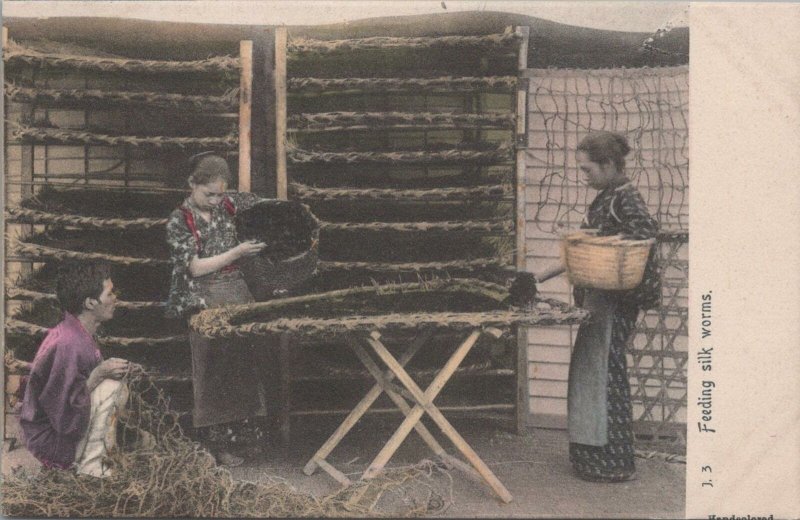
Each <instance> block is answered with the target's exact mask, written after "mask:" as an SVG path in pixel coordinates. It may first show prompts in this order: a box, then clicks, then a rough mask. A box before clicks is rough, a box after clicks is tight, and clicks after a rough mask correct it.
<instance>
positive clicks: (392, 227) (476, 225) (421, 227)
mask: <svg viewBox="0 0 800 520" xmlns="http://www.w3.org/2000/svg"><path fill="white" fill-rule="evenodd" d="M513 225H514V223H513V222H512V221H508V220H498V221H485V222H469V221H453V222H448V221H442V222H322V229H323V230H325V231H444V232H452V233H458V232H468V231H484V232H494V233H501V232H502V233H508V232H510V231H511V229H512V228H513Z"/></svg>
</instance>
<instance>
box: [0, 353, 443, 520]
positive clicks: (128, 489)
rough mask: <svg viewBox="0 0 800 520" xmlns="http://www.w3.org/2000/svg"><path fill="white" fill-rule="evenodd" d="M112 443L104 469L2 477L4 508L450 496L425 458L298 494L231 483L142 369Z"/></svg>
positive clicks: (182, 508) (163, 508)
mask: <svg viewBox="0 0 800 520" xmlns="http://www.w3.org/2000/svg"><path fill="white" fill-rule="evenodd" d="M124 381H125V382H127V383H128V388H129V390H130V397H129V400H128V404H127V407H126V409H125V412H124V413H122V414H120V416H119V419H120V421H119V422H120V425H119V429H118V435H117V437H116V438H117V442H115V443H114V444H115V446H113V447H111V446H109V443H108V442H107V441H106V446H107V448H109V450H108V457H107V459H106V462H107V464H108V465H109V467H110V469H111V474H110V476H107V477H105V478H103V479H98V478H95V477H89V476H85V475H77V474H75V473H74V472H72V471H60V470H42V471H41V472H40V473H38V474H32V473H26V472H22V471H18V472H15V473H13V474H11V475H10V476H8V477H6V478H5V479H4V482H3V498H2V505H3V513H4V514H5V515H8V516H11V517H27V518H31V517H42V516H47V517H62V518H75V517H94V518H112V517H120V516H122V517H149V518H162V517H225V518H238V517H261V518H265V517H281V518H282V517H364V516H387V517H398V516H421V515H428V514H436V513H441V512H442V511H443V510H445V509H446V508H447V507H448V506H449V504H450V503H452V478H451V476H450V474H449V473H448V472H446V471H445V470H444V469H443V466H442V465H441V464H437V463H434V462H432V461H427V460H426V461H423V462H421V463H420V464H417V465H415V466H410V467H403V468H395V469H388V470H387V471H386V472H385V473H384V474H382V475H381V476H379V477H378V478H375V479H372V480H368V481H359V482H356V483H354V484H353V485H351V486H349V487H346V488H343V489H341V490H339V491H337V492H334V493H332V494H329V495H326V496H323V497H315V496H312V495H309V494H305V493H301V492H299V491H297V490H296V489H294V488H293V487H292V486H290V485H289V484H287V483H286V482H285V481H283V480H282V479H280V478H279V477H277V476H269V475H268V476H265V477H264V478H263V480H261V481H259V482H248V481H241V480H236V479H234V478H233V477H232V475H231V473H230V472H229V471H228V470H226V469H224V468H221V467H219V466H217V465H216V464H215V462H214V459H213V457H212V456H211V455H210V454H209V453H208V452H207V451H205V450H204V449H202V448H201V447H200V445H199V444H198V443H196V442H193V441H192V440H190V439H189V438H188V437H187V436H186V435H185V434H184V432H183V430H182V428H181V426H180V422H179V419H180V417H179V414H177V413H176V412H175V411H173V410H171V408H170V406H169V401H168V398H166V397H165V395H164V394H163V392H162V391H161V390H160V389H159V388H158V387H157V386H155V385H154V384H153V382H152V378H150V377H149V375H148V374H147V373H146V372H145V371H144V370H143V369H142V368H141V367H139V366H137V365H134V369H133V370H132V371H131V373H130V374H129V375H128V376H127V377H126V378H125V380H124Z"/></svg>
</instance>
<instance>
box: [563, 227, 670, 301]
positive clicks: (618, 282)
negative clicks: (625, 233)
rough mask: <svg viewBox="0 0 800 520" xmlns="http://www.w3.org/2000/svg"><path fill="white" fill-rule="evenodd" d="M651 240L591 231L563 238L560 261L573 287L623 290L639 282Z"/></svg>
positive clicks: (651, 244)
mask: <svg viewBox="0 0 800 520" xmlns="http://www.w3.org/2000/svg"><path fill="white" fill-rule="evenodd" d="M653 243H655V239H653V238H651V239H648V240H626V239H623V238H622V237H621V236H620V235H612V236H604V237H598V236H595V235H594V234H593V233H592V232H591V231H584V230H582V231H578V232H573V233H570V234H568V235H566V236H565V237H564V238H563V240H562V243H561V247H562V251H561V254H562V258H563V260H564V265H565V266H566V268H567V276H568V277H569V280H570V282H571V283H572V284H573V285H575V286H577V287H592V288H595V289H606V290H615V291H624V290H628V289H633V288H634V287H636V286H637V285H639V284H640V283H641V282H642V277H643V275H644V267H645V264H646V263H647V257H648V255H649V254H650V248H651V247H652V246H653Z"/></svg>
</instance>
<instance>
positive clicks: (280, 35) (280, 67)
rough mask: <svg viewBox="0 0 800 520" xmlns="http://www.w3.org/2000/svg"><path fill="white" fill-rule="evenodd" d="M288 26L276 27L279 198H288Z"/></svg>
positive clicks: (277, 191) (276, 172) (276, 115)
mask: <svg viewBox="0 0 800 520" xmlns="http://www.w3.org/2000/svg"><path fill="white" fill-rule="evenodd" d="M287 39H288V35H287V32H286V27H278V28H277V29H275V158H276V160H275V177H276V188H277V189H276V194H277V198H278V199H282V200H286V199H287V198H288V192H287V187H288V182H287V180H286V43H287Z"/></svg>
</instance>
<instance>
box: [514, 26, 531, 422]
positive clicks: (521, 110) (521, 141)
mask: <svg viewBox="0 0 800 520" xmlns="http://www.w3.org/2000/svg"><path fill="white" fill-rule="evenodd" d="M516 33H517V34H518V35H520V37H521V40H520V44H519V55H518V57H517V110H516V115H517V128H516V131H515V132H516V134H515V136H514V144H515V147H516V172H517V193H516V199H517V225H516V231H517V240H516V242H517V247H516V252H517V258H516V267H517V271H525V268H526V260H527V258H526V257H527V253H528V251H527V247H526V244H525V205H526V204H525V202H526V190H525V158H526V151H527V148H528V128H527V125H528V122H527V121H528V103H527V101H528V82H527V81H523V77H524V74H523V73H524V71H525V69H527V68H528V40H529V38H530V27H517V28H516ZM529 415H530V387H529V384H528V329H527V327H522V326H520V327H517V406H516V421H515V423H516V430H517V434H519V435H522V434H523V433H525V432H526V431H527V429H528V416H529Z"/></svg>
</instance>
